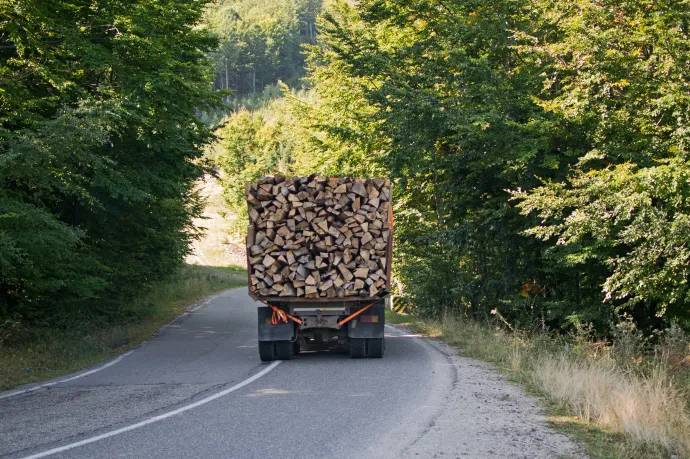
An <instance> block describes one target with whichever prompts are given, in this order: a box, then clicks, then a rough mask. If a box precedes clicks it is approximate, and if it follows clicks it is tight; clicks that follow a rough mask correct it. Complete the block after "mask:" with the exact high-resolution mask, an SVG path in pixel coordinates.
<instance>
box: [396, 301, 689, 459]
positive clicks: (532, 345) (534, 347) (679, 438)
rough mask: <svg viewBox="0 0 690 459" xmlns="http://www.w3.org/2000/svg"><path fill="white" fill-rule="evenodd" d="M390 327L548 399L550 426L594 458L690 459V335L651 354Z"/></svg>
mask: <svg viewBox="0 0 690 459" xmlns="http://www.w3.org/2000/svg"><path fill="white" fill-rule="evenodd" d="M388 314H389V315H388V318H387V320H388V321H389V322H390V323H398V324H405V325H407V326H409V327H410V328H412V329H413V330H414V331H416V332H417V333H421V334H423V335H425V336H428V337H431V338H439V339H442V340H444V341H446V342H448V343H449V344H450V345H453V346H455V347H457V348H459V349H460V351H461V353H462V354H463V355H466V356H468V357H473V358H477V359H480V360H485V361H489V362H492V363H494V364H495V365H496V366H497V367H498V368H499V370H501V371H502V372H504V373H505V374H507V375H508V377H509V379H511V380H512V381H514V382H518V383H521V384H523V385H524V386H525V387H526V388H527V389H528V390H529V391H530V392H531V393H533V394H535V395H538V396H540V397H542V398H543V399H544V401H545V403H544V405H545V407H546V409H547V412H548V415H549V420H550V421H551V422H552V423H553V424H554V426H556V427H557V428H558V429H559V430H561V431H563V432H565V433H567V434H570V435H571V436H573V437H574V438H575V439H577V440H580V441H581V442H582V444H583V445H584V446H585V449H586V452H587V453H588V454H589V455H590V456H591V457H598V458H609V457H610V458H613V457H625V458H667V459H668V458H669V457H673V456H674V455H675V456H677V457H688V455H690V368H688V365H687V364H688V363H689V362H690V354H689V352H690V349H689V348H688V341H687V337H682V338H679V337H675V338H674V337H671V338H669V339H664V340H661V341H660V343H659V344H658V345H656V346H655V347H654V348H653V349H649V348H648V349H646V350H644V352H643V351H642V349H641V347H640V346H639V345H638V344H639V343H635V342H634V340H631V339H630V336H627V337H622V338H621V340H619V341H614V343H613V344H611V343H598V342H592V341H589V340H587V339H586V338H578V337H570V338H568V339H554V338H553V337H552V336H550V335H547V334H546V333H539V332H537V333H531V334H528V333H523V332H517V331H513V332H506V331H505V330H504V329H503V328H500V327H493V326H491V325H488V324H480V323H476V322H474V321H469V320H463V319H458V318H454V317H447V318H445V319H444V320H422V319H419V318H415V317H412V316H400V315H396V314H393V313H390V312H389V313H388Z"/></svg>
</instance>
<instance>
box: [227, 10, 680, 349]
mask: <svg viewBox="0 0 690 459" xmlns="http://www.w3.org/2000/svg"><path fill="white" fill-rule="evenodd" d="M689 27H690V2H687V1H680V2H679V1H660V2H654V3H649V2H642V1H637V0H633V1H626V2H617V1H616V2H614V1H607V0H604V1H601V0H577V1H570V0H568V1H565V0H563V1H561V0H556V1H551V0H549V1H546V0H521V1H515V0H505V1H503V0H499V1H492V2H488V1H482V0H474V1H457V2H437V1H434V0H429V1H427V0H418V1H414V2H405V3H400V2H395V1H389V0H363V1H361V2H357V3H356V4H351V3H349V2H334V3H332V4H330V5H329V7H328V8H327V9H326V11H325V12H324V13H323V14H322V15H321V17H320V19H319V20H318V21H317V32H318V35H317V44H316V45H308V46H306V49H307V51H308V54H307V59H306V66H307V74H306V76H305V82H306V83H305V84H303V85H301V86H297V87H293V88H289V87H287V86H284V87H283V88H282V94H283V96H282V97H281V98H272V99H271V100H269V101H267V102H266V103H265V104H264V105H263V106H261V107H259V108H251V107H250V108H249V109H239V110H236V111H234V112H233V113H232V114H231V116H229V118H228V119H227V120H226V123H225V125H224V126H223V127H222V129H221V130H220V131H219V135H220V137H221V139H222V147H223V150H222V153H221V155H220V157H219V164H220V166H221V167H222V170H223V172H224V177H225V186H226V193H227V197H228V200H229V202H230V203H231V205H233V206H234V209H235V211H236V212H238V213H242V212H246V211H245V210H244V209H243V207H244V203H243V191H244V187H243V185H244V183H245V182H246V181H249V180H254V179H256V178H258V177H260V176H262V175H266V174H271V173H276V172H280V173H282V174H288V175H289V174H295V175H300V174H307V173H311V172H314V171H317V172H318V173H321V174H326V175H333V176H345V175H354V176H362V177H369V176H385V177H391V179H392V180H393V183H394V203H395V206H394V207H395V222H396V226H395V265H394V266H395V268H394V269H395V283H396V286H397V290H398V291H397V292H396V293H398V294H403V295H405V296H407V297H409V298H411V299H412V301H413V302H414V304H415V306H416V307H417V311H418V312H420V313H421V314H423V315H430V316H437V317H440V316H442V315H443V314H445V313H447V312H449V311H452V312H459V313H461V314H462V315H465V316H467V317H473V318H476V319H481V320H485V319H487V318H491V317H493V316H500V317H502V318H503V319H505V320H506V321H507V322H508V323H510V324H513V326H515V327H518V328H523V327H524V328H528V329H531V328H535V327H537V328H542V329H548V330H553V331H578V330H586V331H588V332H589V333H592V334H593V335H595V336H608V335H610V334H611V333H612V331H613V330H614V328H615V326H616V325H617V324H620V323H627V322H630V321H632V322H633V323H634V324H635V325H636V326H637V327H638V328H639V329H640V330H643V331H644V332H645V333H652V332H653V331H654V330H657V331H658V330H661V329H664V328H667V327H669V326H671V325H672V324H676V325H680V326H682V327H684V328H686V329H688V327H689V326H690V322H689V320H690V297H689V296H688V294H689V291H688V285H687V278H688V263H689V262H690V248H688V247H687V241H688V236H690V233H689V231H688V218H689V215H688V211H689V210H690V209H689V208H688V205H689V202H688V197H689V193H690V182H688V179H689V178H690V175H689V173H690V169H689V166H690V164H689V163H688V159H689V156H688V154H689V153H690V150H689V148H690V143H689V141H690V115H689V113H690V107H689V104H690V92H689V91H688V90H689V89H690V75H689V74H688V72H687V69H688V59H689V57H690V47H689V44H690V42H689V41H688V34H689V33H690V29H689ZM238 231H241V228H238Z"/></svg>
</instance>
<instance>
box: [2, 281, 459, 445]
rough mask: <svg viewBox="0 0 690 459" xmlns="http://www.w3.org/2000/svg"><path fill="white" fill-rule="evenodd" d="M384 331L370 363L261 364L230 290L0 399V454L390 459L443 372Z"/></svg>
mask: <svg viewBox="0 0 690 459" xmlns="http://www.w3.org/2000/svg"><path fill="white" fill-rule="evenodd" d="M387 330H388V333H387V336H386V339H387V341H386V343H387V347H386V356H385V358H384V359H381V360H351V359H350V358H349V356H348V355H347V354H344V353H337V352H324V351H321V352H305V353H301V354H300V355H299V356H298V357H297V358H296V359H295V360H292V361H287V362H281V363H279V364H276V363H273V364H263V363H261V362H260V360H259V356H258V351H257V343H256V303H254V302H253V301H252V300H251V299H249V298H248V296H247V295H246V292H245V290H244V289H237V290H232V291H230V292H227V293H225V294H223V295H222V296H219V297H216V298H214V299H213V300H211V301H210V302H208V304H206V305H205V306H203V307H201V308H199V309H198V310H197V311H195V312H192V313H190V314H189V315H186V316H184V317H181V318H180V319H178V320H177V321H175V322H173V323H172V324H171V325H169V326H168V327H166V328H165V329H164V330H162V331H161V332H160V333H159V334H158V335H156V336H155V337H154V338H152V339H150V340H149V341H148V342H146V343H145V344H144V345H142V346H140V347H139V348H137V349H135V350H134V352H132V353H131V354H129V355H127V356H125V357H124V358H122V359H120V360H119V361H117V362H115V363H114V364H112V365H110V366H108V367H106V368H103V369H101V370H99V368H100V367H101V366H103V364H101V365H99V366H96V367H94V368H93V369H90V370H92V371H93V370H94V369H95V370H98V371H95V372H93V373H91V374H88V375H86V376H84V377H81V378H76V379H72V380H71V381H66V382H58V383H56V384H53V385H50V386H47V387H40V388H39V389H36V390H33V391H30V392H25V393H19V394H17V395H12V394H13V393H16V392H17V391H16V390H15V391H13V392H6V393H0V397H4V398H0V456H1V457H11V458H14V457H27V456H32V455H35V457H56V458H57V457H70V458H75V457H76V458H94V457H147V458H148V457H167V458H178V457H179V458H191V457H219V458H220V457H223V458H228V457H238V458H293V457H294V458H297V457H299V458H310V457H314V458H316V457H319V458H320V457H377V458H378V457H399V454H398V453H399V452H400V451H402V450H403V449H404V448H405V447H406V445H408V444H409V443H411V442H413V441H414V440H415V439H416V438H417V436H418V434H419V433H420V432H423V431H424V430H425V428H427V427H428V425H429V423H430V422H431V421H432V420H433V418H434V416H435V414H436V412H437V411H438V408H439V406H440V405H441V404H442V397H441V396H442V394H443V393H444V392H446V391H448V390H450V388H451V387H452V385H453V382H454V378H455V371H454V369H453V366H452V365H450V364H449V363H448V360H447V357H446V356H445V355H443V354H442V353H441V352H438V351H436V350H434V349H433V348H432V347H431V346H429V345H428V344H426V343H425V342H423V341H422V340H420V339H418V338H415V337H412V336H410V335H406V334H405V333H404V332H401V331H397V330H395V329H392V328H391V329H387ZM82 373H83V372H82ZM76 375H77V376H78V375H79V374H76ZM73 376H74V375H73ZM63 379H66V378H60V379H59V380H56V381H61V380H63ZM248 380H249V381H248ZM53 382H55V381H53ZM49 383H50V382H49ZM238 385H239V386H240V387H237V386H238ZM27 388H29V389H30V388H32V387H31V386H29V387H24V388H19V389H21V390H26V389H27ZM46 453H48V456H42V454H46Z"/></svg>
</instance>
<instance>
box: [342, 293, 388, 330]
mask: <svg viewBox="0 0 690 459" xmlns="http://www.w3.org/2000/svg"><path fill="white" fill-rule="evenodd" d="M385 325H386V306H385V302H384V301H383V300H381V302H380V303H378V304H375V305H374V306H372V307H370V308H369V309H367V310H366V311H364V312H363V313H362V314H360V315H359V316H357V317H355V318H354V319H352V320H351V321H350V322H348V329H347V336H349V337H350V338H383V334H384V326H385Z"/></svg>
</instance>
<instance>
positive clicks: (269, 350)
mask: <svg viewBox="0 0 690 459" xmlns="http://www.w3.org/2000/svg"><path fill="white" fill-rule="evenodd" d="M259 357H260V358H261V361H262V362H272V361H273V360H275V358H276V352H275V345H274V344H273V341H259Z"/></svg>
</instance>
